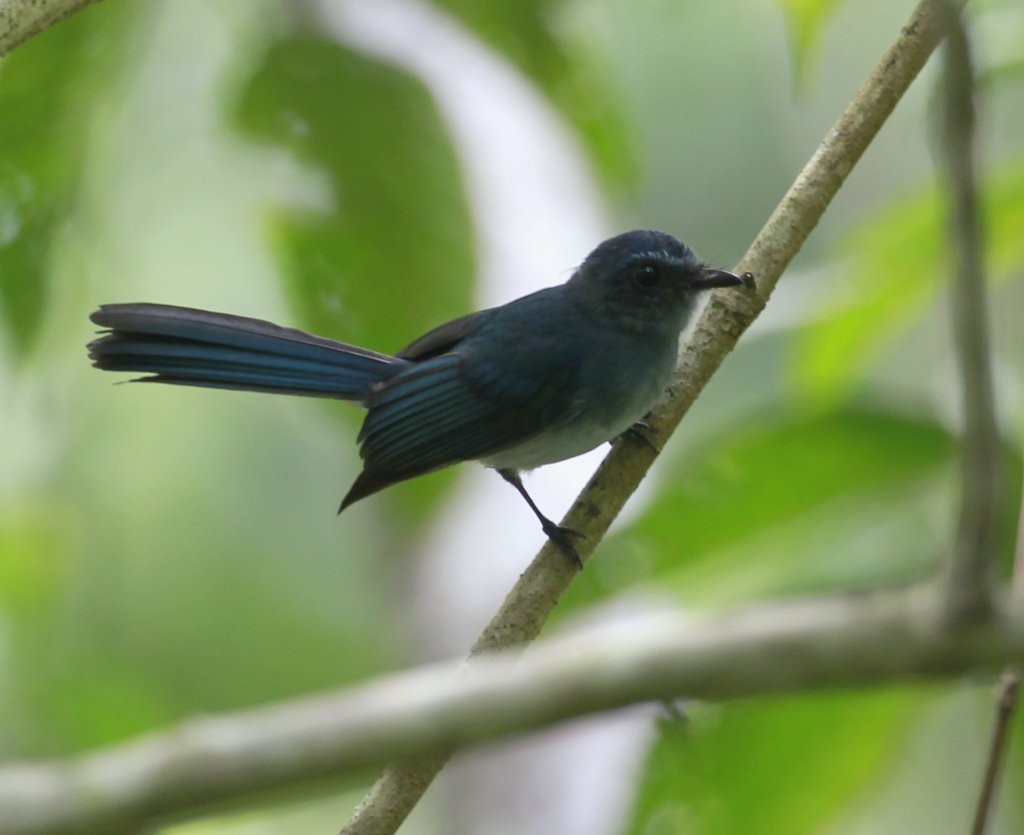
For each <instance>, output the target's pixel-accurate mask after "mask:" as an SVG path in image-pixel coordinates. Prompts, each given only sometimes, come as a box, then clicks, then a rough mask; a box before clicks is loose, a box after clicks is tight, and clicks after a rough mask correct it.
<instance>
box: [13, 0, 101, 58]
mask: <svg viewBox="0 0 1024 835" xmlns="http://www.w3.org/2000/svg"><path fill="white" fill-rule="evenodd" d="M95 2H96V0H0V56H3V55H6V54H7V53H8V52H10V51H11V50H12V49H14V48H15V47H17V46H20V45H21V44H23V43H24V42H25V41H27V40H28V39H29V38H31V37H33V36H35V35H38V34H39V33H40V32H43V31H44V30H46V29H49V28H50V27H51V26H53V24H55V23H57V22H58V21H61V20H63V19H64V18H66V17H69V16H71V15H73V14H74V13H75V12H77V11H78V10H79V9H84V8H85V7H86V6H90V5H92V4H93V3H95Z"/></svg>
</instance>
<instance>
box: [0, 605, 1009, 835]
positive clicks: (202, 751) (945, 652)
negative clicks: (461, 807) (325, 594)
mask: <svg viewBox="0 0 1024 835" xmlns="http://www.w3.org/2000/svg"><path fill="white" fill-rule="evenodd" d="M941 615H942V600H941V595H937V594H935V593H934V592H932V591H929V592H923V591H920V590H912V591H906V590H900V591H891V592H884V593H876V594H872V595H861V596H849V597H840V598H830V599H818V600H804V601H794V602H790V603H776V604H773V605H770V606H760V607H757V608H753V609H748V610H745V611H740V612H735V613H732V614H724V615H716V616H706V617H703V618H700V619H698V618H693V617H687V616H683V615H680V614H676V613H672V614H660V615H648V616H645V617H643V618H638V619H636V620H634V621H633V622H631V623H626V624H620V625H618V626H604V627H598V628H593V629H590V630H587V631H586V632H580V633H577V634H576V635H572V636H567V637H562V638H559V639H556V640H546V641H544V642H540V643H538V644H537V645H536V646H535V647H533V649H532V650H531V652H530V653H528V654H527V655H525V656H524V657H522V658H521V659H518V658H517V657H516V654H509V653H499V654H495V655H493V656H491V657H488V658H483V659H480V660H479V661H478V662H477V663H474V664H473V665H471V666H470V667H468V668H466V669H464V670H463V671H462V672H461V673H459V674H455V668H454V667H453V665H450V664H443V665H433V666H429V667H424V668H420V669H418V670H414V671H411V672H405V673H400V674H397V675H394V676H390V677H387V678H384V679H380V680H378V681H376V682H371V683H368V684H364V685H361V686H359V687H356V688H354V689H351V690H348V691H342V692H339V693H336V694H329V695H322V696H318V697H314V698H307V699H301V700H296V701H292V702H288V703H284V704H281V705H277V706H274V707H263V708H259V709H256V710H251V711H245V712H240V713H236V714H233V715H230V716H223V717H207V718H201V719H193V720H191V721H188V722H186V723H185V724H183V725H181V726H180V727H178V728H175V729H171V730H169V731H165V732H162V733H156V734H152V735H149V736H147V737H143V738H141V739H139V740H136V741H133V742H129V743H126V744H123V745H117V746H113V747H111V748H108V749H106V750H102V751H98V752H95V753H91V754H86V755H81V756H78V757H74V758H71V759H68V760H62V761H55V762H52V763H36V764H27V765H23V766H14V765H11V766H7V767H5V768H0V810H2V814H0V835H15V833H17V835H43V833H46V835H71V834H72V833H77V835H86V833H102V835H118V834H119V833H128V832H133V831H137V830H138V829H139V828H141V827H142V826H143V825H145V824H147V823H152V822H153V821H154V820H156V819H158V818H159V817H161V816H166V815H168V814H171V813H179V814H180V813H181V812H182V811H185V810H192V811H194V810H195V809H196V808H198V807H201V806H203V805H207V804H212V803H215V802H223V801H225V800H228V799H232V798H238V797H240V796H243V795H246V794H252V793H254V792H259V791H262V790H266V789H269V788H271V787H276V786H281V785H285V784H293V783H295V782H298V781H302V780H311V779H314V778H317V777H323V776H327V775H337V774H339V773H340V772H343V771H346V770H351V769H356V768H361V767H366V766H367V765H374V764H379V763H381V762H384V761H386V760H387V759H388V758H391V757H410V756H419V755H427V756H430V755H432V754H434V753H436V752H437V751H449V750H453V749H454V748H456V747H461V746H465V745H468V744H470V743H475V742H481V741H483V740H488V739H494V738H496V737H499V736H503V735H507V734H510V733H514V732H521V731H524V730H528V729H532V728H538V727H541V726H543V725H546V724H550V723H552V722H557V721H561V720H564V719H568V718H570V717H574V716H580V715H585V714H590V713H594V712H597V711H603V710H609V709H614V708H619V707H622V706H625V705H628V704H633V703H636V702H642V701H649V700H656V699H664V698H671V697H674V696H677V695H679V694H680V693H685V694H687V695H688V696H692V697H694V698H700V699H715V700H726V699H733V698H741V697H750V696H759V695H764V694H777V693H786V692H793V691H798V690H805V689H809V688H819V687H849V686H860V685H869V684H877V683H881V682H890V681H892V680H894V679H899V680H907V679H921V678H926V679H932V678H937V677H942V676H959V675H962V674H964V673H969V672H973V671H977V670H985V669H991V668H992V667H993V666H998V665H1001V664H1005V663H1006V662H1008V661H1017V662H1020V661H1024V613H1021V612H1020V611H1017V612H1015V613H1014V612H1011V611H1010V610H1009V609H1008V610H1007V614H1006V616H1005V617H996V618H993V619H992V620H990V621H988V622H986V623H985V624H984V625H982V626H978V627H977V628H975V629H973V630H959V631H956V632H954V631H952V630H948V629H945V628H944V626H943V622H942V618H941Z"/></svg>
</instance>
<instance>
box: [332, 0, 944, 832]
mask: <svg viewBox="0 0 1024 835" xmlns="http://www.w3.org/2000/svg"><path fill="white" fill-rule="evenodd" d="M942 2H943V0H922V2H921V3H920V4H919V5H918V6H917V8H916V9H915V10H914V12H913V14H912V15H911V17H910V19H909V21H908V22H907V23H906V25H905V26H904V27H903V29H902V30H901V31H900V33H899V36H898V37H897V38H896V41H895V42H894V43H893V45H892V46H891V47H890V48H889V49H888V50H887V51H886V53H885V54H884V55H883V56H882V59H881V61H880V62H879V63H878V65H877V66H876V67H875V69H874V70H873V71H872V73H871V75H870V76H869V77H868V79H867V81H866V82H865V83H864V84H863V86H862V87H861V88H860V90H858V91H857V93H856V95H855V96H854V97H853V99H852V100H851V101H850V103H849V104H848V105H847V107H846V109H845V110H844V111H843V113H842V115H841V116H840V117H839V119H838V121H837V122H836V123H835V125H834V126H833V127H832V129H831V130H830V131H829V133H828V134H827V135H826V136H825V138H824V139H823V140H822V142H821V144H820V145H819V146H818V149H817V150H816V151H815V153H814V155H813V156H812V157H811V159H810V161H809V162H808V163H807V165H806V166H804V169H803V170H802V171H801V172H800V174H799V175H798V176H797V178H796V180H795V182H794V183H793V185H792V186H791V187H790V189H789V191H788V192H786V194H785V195H784V196H783V198H782V201H781V202H780V203H779V205H778V206H777V207H776V209H775V211H774V212H773V213H772V215H771V217H769V219H768V221H767V223H766V224H765V225H764V227H763V228H762V229H761V231H760V233H759V234H758V236H757V238H756V239H755V240H754V242H753V244H751V246H750V249H749V250H748V252H747V254H746V255H745V256H744V257H743V259H742V260H741V261H740V263H739V265H738V266H737V270H739V271H741V272H742V271H748V270H749V271H750V272H752V273H753V274H754V275H755V276H756V282H757V289H756V292H750V293H740V292H731V293H716V294H714V296H713V297H712V300H711V302H710V303H709V305H708V307H707V308H706V310H705V312H704V314H703V315H702V317H701V319H700V321H699V322H698V323H697V327H696V328H695V330H694V331H693V334H692V336H691V337H690V339H689V340H688V341H687V342H686V344H685V345H684V346H683V350H682V354H681V356H680V361H679V366H678V368H677V370H676V374H675V377H674V379H673V381H672V383H671V384H670V386H669V389H668V391H667V392H666V394H665V396H664V397H663V398H662V400H661V401H660V402H659V403H658V404H657V405H656V406H655V408H654V410H653V412H652V414H651V416H650V417H649V418H647V420H648V422H649V423H650V424H651V425H652V427H653V428H654V430H655V431H656V432H657V433H658V435H660V436H661V437H662V438H667V436H668V435H670V434H671V433H672V432H673V431H674V430H675V427H676V426H677V425H678V424H679V421H680V420H682V418H683V416H684V415H685V414H686V412H687V410H688V409H689V407H690V406H691V405H692V404H693V402H694V401H695V400H696V399H697V396H698V395H699V394H700V392H701V390H702V389H703V388H704V386H705V384H706V383H707V381H708V380H709V379H710V377H711V375H712V374H713V373H714V372H715V371H716V370H717V369H718V366H719V365H720V364H721V363H722V360H723V359H724V358H725V356H726V355H727V354H728V353H729V352H730V351H731V350H732V349H733V347H734V346H735V344H736V341H737V340H738V339H739V337H740V335H741V334H742V333H743V332H744V331H745V330H746V329H747V328H748V327H749V326H750V325H751V323H752V322H753V321H754V319H755V318H756V317H757V315H758V314H759V313H760V312H761V310H762V309H763V307H764V305H765V303H766V302H767V300H768V297H769V295H770V294H771V292H772V290H773V289H774V287H775V285H776V283H777V282H778V280H779V278H780V277H781V275H782V272H783V270H785V268H786V266H787V265H788V264H789V262H790V260H792V258H793V256H794V255H796V253H797V252H798V251H799V249H800V247H801V246H802V245H803V242H804V241H805V240H806V238H807V236H808V235H809V234H810V233H811V231H812V230H813V229H814V227H815V226H816V225H817V223H818V221H819V220H820V219H821V216H822V215H823V214H824V213H825V209H827V208H828V205H829V203H830V202H831V201H832V198H833V197H835V195H836V193H837V192H838V191H839V188H840V187H841V186H842V184H843V182H844V181H845V180H846V177H847V176H848V175H849V173H850V171H851V170H853V167H854V165H856V163H857V161H858V160H859V159H860V157H861V155H862V154H863V153H864V151H865V149H866V148H867V147H868V145H869V144H870V143H871V141H872V139H874V137H875V135H876V134H877V133H878V131H879V129H880V128H881V127H882V125H883V124H884V123H885V121H886V119H888V117H889V114H890V113H892V110H893V108H894V107H895V106H896V103H897V102H898V101H899V99H900V97H901V96H902V95H903V93H904V92H905V91H906V90H907V88H908V87H909V86H910V84H911V83H912V82H913V80H914V78H915V77H916V76H917V74H918V72H919V71H920V70H921V67H923V66H924V64H925V62H926V61H927V60H928V56H929V55H931V53H932V51H933V50H934V49H935V47H936V46H937V45H938V43H939V41H940V40H941V38H942V34H943V26H942V15H941V6H942ZM655 455H656V453H655V452H654V451H653V450H652V449H651V447H650V446H649V445H647V444H640V443H635V444H634V443H624V444H620V445H617V446H616V448H614V449H613V450H612V452H611V453H610V454H609V455H608V457H607V458H606V459H605V460H604V462H603V463H602V464H601V466H600V468H599V469H598V470H597V472H596V473H595V474H594V476H593V478H591V480H590V482H589V483H588V484H587V486H586V487H585V488H584V489H583V492H582V493H581V494H580V496H579V498H578V499H577V500H576V502H575V503H574V504H573V506H572V508H570V510H569V512H568V514H567V515H566V517H565V520H564V521H563V522H562V524H563V525H566V526H568V527H570V528H572V529H574V530H578V531H580V532H582V533H583V534H584V535H585V536H586V538H585V539H583V540H582V541H581V542H580V543H579V551H580V555H581V556H582V557H583V559H584V560H586V559H588V558H589V557H590V555H591V553H593V551H594V549H595V548H596V547H597V544H598V543H599V542H600V541H601V539H602V537H603V536H604V534H605V533H606V531H607V530H608V527H609V526H610V525H611V523H612V521H613V520H614V519H615V517H616V516H618V514H619V512H620V511H621V510H622V507H623V505H625V503H626V500H627V499H628V498H629V497H630V496H631V495H632V494H633V492H634V491H635V490H636V489H637V487H638V486H639V484H640V482H641V481H642V480H643V478H644V476H645V475H646V474H647V470H648V469H649V468H650V466H651V464H652V463H653V462H654V458H655ZM574 576H575V570H574V569H573V568H572V567H571V566H570V565H569V564H568V561H567V560H566V559H565V558H564V555H563V554H562V553H561V552H560V551H559V550H558V549H557V548H556V547H552V546H551V545H546V546H545V547H544V548H543V549H541V551H540V553H539V554H538V555H537V556H536V558H535V559H534V560H533V562H532V563H531V565H530V566H529V568H527V570H526V571H525V572H524V573H523V575H522V576H521V577H520V578H519V581H518V582H517V583H516V585H515V586H514V587H513V589H512V590H511V592H510V593H509V595H508V597H507V598H506V599H505V602H504V603H503V604H502V606H501V608H500V609H499V610H498V612H497V613H496V614H495V616H494V617H493V618H492V620H491V622H490V623H489V624H488V626H487V627H486V628H485V629H484V631H483V634H481V636H480V638H479V639H478V640H477V642H476V644H475V645H474V647H473V649H472V651H471V653H470V654H471V656H476V655H479V654H481V653H484V652H488V651H491V650H494V649H499V648H508V647H517V646H522V645H524V644H527V643H529V642H530V641H532V640H533V639H534V638H535V637H536V636H537V635H538V634H539V632H540V630H541V628H542V627H543V625H544V622H545V621H546V620H547V618H548V616H549V615H550V613H551V611H552V610H553V609H554V607H555V606H556V605H557V603H558V600H559V598H560V597H561V596H562V594H563V593H564V592H565V590H566V588H567V587H568V585H569V583H570V582H571V581H572V579H573V577H574ZM446 759H447V755H446V754H441V755H438V756H436V757H434V758H431V759H426V760H422V761H420V762H417V763H394V764H392V765H390V766H388V768H387V769H385V771H384V773H383V774H382V775H381V776H380V778H379V779H378V780H377V782H376V783H375V784H374V786H373V787H372V788H371V790H370V792H369V794H368V795H367V796H366V797H365V798H364V799H363V801H362V803H360V805H359V807H358V808H357V809H356V811H355V813H354V814H353V816H352V818H351V820H350V821H349V823H348V825H347V826H346V827H345V828H344V829H343V830H342V833H343V835H380V833H391V832H394V831H395V830H397V829H398V827H399V826H400V825H401V823H402V821H403V820H405V818H406V816H407V815H408V814H409V812H410V811H411V810H412V808H413V807H414V806H415V805H416V803H417V802H418V801H419V798H420V797H421V796H422V795H423V792H424V791H426V789H427V787H428V786H429V785H430V783H431V781H432V780H433V778H434V776H436V774H437V773H438V772H439V771H440V770H441V768H443V766H444V763H445V761H446Z"/></svg>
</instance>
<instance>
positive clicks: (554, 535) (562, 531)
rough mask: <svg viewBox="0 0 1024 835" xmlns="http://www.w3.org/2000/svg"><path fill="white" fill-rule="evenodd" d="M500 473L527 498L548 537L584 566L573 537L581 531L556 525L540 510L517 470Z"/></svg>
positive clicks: (580, 567)
mask: <svg viewBox="0 0 1024 835" xmlns="http://www.w3.org/2000/svg"><path fill="white" fill-rule="evenodd" d="M498 475H500V476H501V477H502V478H503V479H505V481H507V482H508V483H509V484H511V485H512V486H513V487H515V488H516V490H518V491H519V495H520V496H522V497H523V498H524V499H526V503H527V504H528V505H529V506H530V510H532V511H533V513H534V515H535V516H536V517H537V518H538V519H539V520H540V526H541V528H542V529H543V531H544V533H545V534H546V535H547V538H548V539H550V540H551V541H552V542H554V543H555V545H557V546H558V547H559V548H561V549H562V550H563V551H564V552H565V553H566V554H567V555H568V557H569V558H570V559H571V560H572V561H573V562H574V563H575V564H576V567H577V568H579V569H582V568H583V558H582V557H580V552H579V551H577V550H576V546H575V545H573V542H572V538H573V537H574V536H578V537H583V536H584V535H583V534H581V533H580V532H579V531H574V530H573V529H572V528H566V527H564V526H562V525H556V524H555V523H554V522H552V521H551V520H550V519H548V517H547V516H545V515H544V514H543V513H541V512H540V508H538V507H537V505H536V504H534V501H533V499H531V498H530V494H529V493H527V492H526V488H525V487H523V481H522V479H521V478H519V473H517V472H516V471H515V470H498Z"/></svg>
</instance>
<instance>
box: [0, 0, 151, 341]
mask: <svg viewBox="0 0 1024 835" xmlns="http://www.w3.org/2000/svg"><path fill="white" fill-rule="evenodd" d="M112 5H114V6H117V7H119V8H115V9H112V10H104V11H103V12H101V13H100V14H97V15H95V16H93V19H92V20H84V19H83V20H79V19H74V20H71V21H69V22H68V24H67V25H66V26H61V27H58V28H57V29H55V30H54V32H52V33H49V34H48V35H47V37H45V38H35V39H32V40H30V41H29V42H28V43H26V44H25V45H24V46H22V47H21V48H20V49H17V50H15V51H14V53H13V54H12V55H10V56H9V57H7V58H4V59H3V63H2V64H0V113H3V114H5V115H4V118H3V119H0V149H2V155H0V316H3V318H4V331H5V332H6V334H7V335H8V338H9V341H10V343H11V344H12V345H13V346H14V347H16V348H17V349H18V350H20V351H26V350H27V349H28V348H29V347H30V346H31V344H32V340H33V338H34V337H35V335H36V332H37V329H38V328H39V324H40V321H41V320H42V317H43V315H44V313H45V311H46V305H47V303H48V302H49V293H50V287H49V283H50V279H51V275H50V258H51V249H52V247H53V245H54V243H55V238H56V236H57V235H58V233H59V232H60V229H61V226H62V225H63V224H65V223H67V222H69V221H70V220H71V219H72V218H73V211H74V208H75V200H76V191H77V187H78V182H79V177H80V169H81V166H82V162H83V154H84V152H85V148H84V144H83V141H82V140H83V133H84V131H83V122H86V121H87V120H88V118H89V98H90V96H91V94H92V91H93V90H94V89H95V88H96V87H97V86H100V85H103V84H105V83H109V81H110V74H111V73H112V72H114V70H115V67H116V65H117V60H118V57H119V46H118V41H119V39H120V38H121V37H122V36H123V34H124V32H125V28H126V27H127V26H128V25H130V20H131V15H132V12H131V11H128V10H126V9H125V8H124V7H126V6H128V5H129V4H112Z"/></svg>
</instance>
